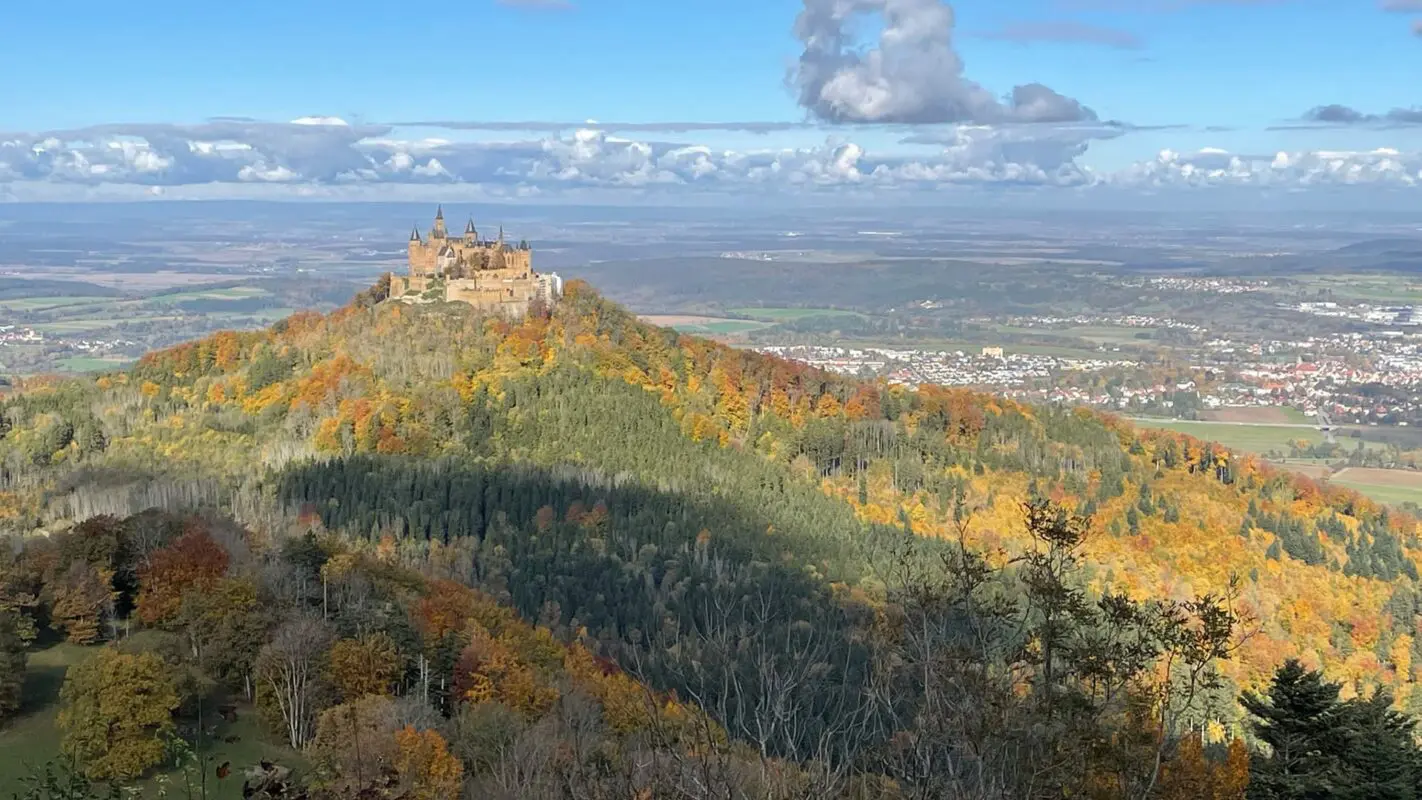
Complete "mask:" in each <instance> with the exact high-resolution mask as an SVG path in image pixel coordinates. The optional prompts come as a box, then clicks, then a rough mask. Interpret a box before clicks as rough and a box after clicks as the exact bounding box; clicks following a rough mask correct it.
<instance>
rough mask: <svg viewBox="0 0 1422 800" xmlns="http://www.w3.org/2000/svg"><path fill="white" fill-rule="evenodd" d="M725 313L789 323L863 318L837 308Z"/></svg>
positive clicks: (730, 309)
mask: <svg viewBox="0 0 1422 800" xmlns="http://www.w3.org/2000/svg"><path fill="white" fill-rule="evenodd" d="M726 311H727V312H729V313H731V314H736V315H738V316H742V317H751V318H753V319H763V320H769V321H771V322H789V321H792V320H797V319H807V318H809V317H862V316H864V315H863V314H860V313H858V312H854V311H844V310H841V309H838V308H728V309H726Z"/></svg>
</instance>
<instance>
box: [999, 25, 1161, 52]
mask: <svg viewBox="0 0 1422 800" xmlns="http://www.w3.org/2000/svg"><path fill="white" fill-rule="evenodd" d="M981 35H982V37H983V38H985V39H1000V40H1002V41H1007V42H1020V43H1023V44H1029V43H1033V42H1056V43H1066V44H1094V45H1102V46H1104V47H1115V48H1117V49H1121V50H1139V49H1141V48H1142V47H1144V46H1145V43H1144V42H1143V41H1141V38H1140V37H1139V36H1137V35H1135V34H1134V33H1131V32H1130V31H1123V30H1121V29H1119V28H1106V27H1102V26H1100V25H1087V24H1085V23H1082V22H1072V21H1069V20H1044V21H1039V22H1014V23H1011V24H1009V25H1005V26H1003V27H1002V28H1000V29H998V30H995V31H989V32H987V33H984V34H981Z"/></svg>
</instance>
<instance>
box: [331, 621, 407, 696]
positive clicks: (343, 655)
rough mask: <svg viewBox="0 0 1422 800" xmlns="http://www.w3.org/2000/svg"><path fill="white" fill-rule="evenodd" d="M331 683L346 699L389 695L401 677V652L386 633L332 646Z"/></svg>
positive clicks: (345, 640) (344, 641)
mask: <svg viewBox="0 0 1422 800" xmlns="http://www.w3.org/2000/svg"><path fill="white" fill-rule="evenodd" d="M329 663H330V666H329V667H328V669H329V670H330V676H331V683H332V685H334V686H335V687H336V691H338V692H340V694H341V697H343V698H345V699H346V700H355V699H357V698H360V697H364V696H366V695H371V694H377V695H385V694H389V693H390V689H391V687H392V686H394V685H395V679H396V678H398V677H399V675H400V666H401V665H400V651H399V649H398V648H396V646H395V640H394V639H391V638H390V637H389V636H388V635H386V634H384V633H374V634H371V635H369V636H362V637H360V638H359V639H342V640H340V641H339V642H336V644H335V645H333V646H332V647H331V653H330V657H329Z"/></svg>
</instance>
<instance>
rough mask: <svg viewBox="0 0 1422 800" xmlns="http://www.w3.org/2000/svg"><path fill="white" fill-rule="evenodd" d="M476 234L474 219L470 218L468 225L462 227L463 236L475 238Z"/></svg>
mask: <svg viewBox="0 0 1422 800" xmlns="http://www.w3.org/2000/svg"><path fill="white" fill-rule="evenodd" d="M478 234H479V232H478V231H476V230H474V217H472V216H471V217H470V218H469V224H468V225H465V226H464V235H466V236H477V235H478Z"/></svg>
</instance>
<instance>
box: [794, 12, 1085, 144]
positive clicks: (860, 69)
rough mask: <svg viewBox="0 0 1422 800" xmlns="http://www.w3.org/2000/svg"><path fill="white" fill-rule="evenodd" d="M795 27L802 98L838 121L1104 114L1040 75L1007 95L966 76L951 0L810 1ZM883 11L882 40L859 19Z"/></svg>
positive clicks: (1069, 118)
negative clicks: (859, 35) (861, 37)
mask: <svg viewBox="0 0 1422 800" xmlns="http://www.w3.org/2000/svg"><path fill="white" fill-rule="evenodd" d="M803 2H804V8H803V9H802V10H801V12H800V14H799V16H798V18H797V19H796V20H795V36H796V37H797V38H798V39H799V40H800V42H801V44H802V45H803V47H804V51H803V52H802V53H801V54H800V59H799V63H798V64H797V65H796V66H795V67H794V68H793V69H792V71H791V74H790V76H789V81H790V84H791V86H792V87H793V88H794V90H795V91H796V92H797V94H798V99H799V103H800V105H801V106H802V107H803V108H805V109H806V110H807V111H809V112H810V113H811V114H813V115H814V116H815V117H817V118H819V119H821V120H825V121H828V122H837V123H844V122H850V123H866V122H874V123H884V122H897V123H916V124H918V123H948V122H973V123H1010V122H1076V121H1081V120H1094V119H1096V114H1095V112H1093V111H1092V110H1091V109H1089V108H1087V107H1085V106H1083V105H1082V104H1081V103H1080V102H1078V101H1076V100H1073V99H1071V98H1069V97H1065V96H1063V95H1061V94H1059V93H1057V92H1056V91H1054V90H1052V89H1050V88H1048V87H1046V86H1043V85H1042V84H1039V83H1032V84H1027V85H1024V86H1018V87H1016V88H1014V89H1013V90H1012V92H1011V93H1010V94H1009V95H1008V96H1007V97H1005V98H999V97H997V96H996V95H994V94H992V93H991V92H989V91H988V90H987V89H985V88H983V87H982V86H980V85H978V84H977V83H974V82H973V81H971V80H969V79H968V78H966V77H965V76H964V74H963V62H962V60H961V59H960V58H959V57H958V53H957V51H956V50H955V49H954V47H953V25H954V16H953V9H952V7H951V6H949V5H948V4H947V3H946V2H943V0H803ZM865 15H870V16H877V17H878V18H879V21H880V22H881V23H882V29H881V30H880V33H879V38H878V41H877V43H876V45H875V46H873V47H870V48H868V49H860V48H859V47H858V46H857V45H858V43H857V42H856V41H855V38H854V35H853V31H852V26H853V24H854V23H855V22H856V21H857V20H858V18H860V17H862V16H865Z"/></svg>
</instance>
